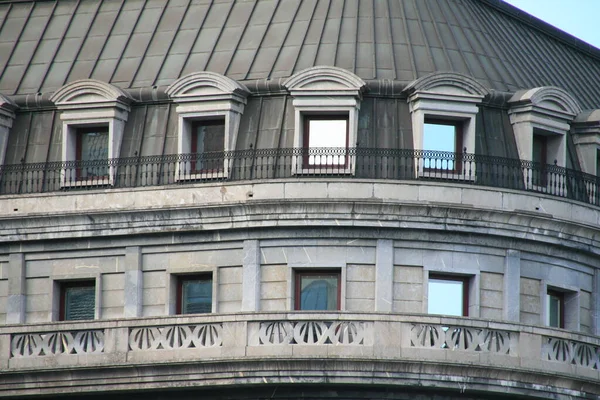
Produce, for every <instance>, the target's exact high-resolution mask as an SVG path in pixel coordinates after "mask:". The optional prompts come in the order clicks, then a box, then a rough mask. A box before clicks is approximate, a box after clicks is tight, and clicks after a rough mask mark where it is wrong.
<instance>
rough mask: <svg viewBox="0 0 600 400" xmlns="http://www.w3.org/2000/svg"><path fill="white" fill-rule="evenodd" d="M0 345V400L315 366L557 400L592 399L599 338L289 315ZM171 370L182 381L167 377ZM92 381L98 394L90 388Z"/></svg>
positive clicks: (422, 318) (43, 335) (401, 382)
mask: <svg viewBox="0 0 600 400" xmlns="http://www.w3.org/2000/svg"><path fill="white" fill-rule="evenodd" d="M0 344H3V346H2V350H1V353H0V376H1V377H2V379H1V380H0V382H1V383H0V396H14V395H30V394H33V393H35V394H38V395H40V394H47V395H50V394H56V393H60V392H61V391H64V390H65V388H71V389H74V388H77V391H78V392H80V393H88V392H96V391H98V390H111V391H115V390H117V391H124V392H126V391H128V390H139V389H149V388H169V387H172V385H173V384H175V383H178V384H180V385H190V384H191V385H194V384H198V380H200V381H202V382H203V385H215V386H219V387H222V386H224V385H225V386H227V385H240V384H257V383H264V382H263V381H262V380H263V379H268V381H269V383H277V382H285V381H286V379H292V380H293V379H296V380H298V379H300V380H302V379H305V378H308V377H313V376H314V371H312V370H310V369H309V368H308V366H307V365H305V364H306V363H307V362H308V361H307V360H310V359H311V358H315V357H316V358H318V362H319V363H322V364H327V365H329V364H331V366H330V368H331V369H328V377H327V382H328V383H353V384H362V383H366V380H372V379H375V378H376V380H377V382H378V383H381V384H389V385H396V386H417V385H418V386H423V387H429V386H430V387H437V388H450V386H451V385H455V384H457V383H458V384H461V385H465V388H467V387H469V388H471V389H472V388H476V387H482V386H486V387H487V389H486V390H489V391H491V392H501V391H504V392H506V393H514V394H525V395H528V396H531V397H534V398H535V397H538V398H546V397H547V396H548V395H550V394H551V395H552V397H553V398H557V399H563V398H564V399H566V398H570V399H576V398H590V397H586V396H589V395H591V394H592V393H598V392H599V391H600V383H599V382H600V358H599V357H600V339H599V338H597V337H593V336H587V335H581V334H571V333H568V332H565V331H562V330H555V329H549V328H541V327H534V326H528V325H523V324H517V323H502V322H489V321H485V320H478V319H473V318H469V319H465V318H453V317H440V316H431V315H399V314H394V315H392V314H379V313H369V314H357V313H300V312H297V313H247V314H244V313H240V314H230V315H225V314H222V315H196V316H185V317H184V316H180V317H163V318H136V319H127V320H108V321H93V322H78V323H51V324H36V325H25V326H23V325H12V326H5V327H2V328H0ZM316 361H317V360H315V362H316ZM398 363H400V364H398ZM259 364H260V365H259ZM384 365H385V367H384ZM399 365H403V366H404V367H402V368H405V367H407V366H411V368H412V369H414V368H417V366H420V367H418V368H419V371H420V374H419V375H418V376H413V375H411V374H404V375H402V374H397V373H396V372H398V371H397V370H398V368H399V367H398V366H399ZM274 366H277V367H276V369H275V370H274V369H273V367H274ZM181 368H184V369H186V371H188V373H186V374H177V373H175V372H176V371H177V370H180V369H181ZM209 371H210V372H209ZM252 371H254V372H256V371H261V373H259V374H255V373H253V372H252ZM377 371H387V372H386V374H384V375H385V376H384V375H381V374H378V373H377ZM442 371H444V372H443V373H442ZM388 372H389V373H388ZM198 374H199V375H198ZM24 376H26V379H24V378H23V377H24ZM160 376H169V377H170V378H169V381H162V380H161V379H160ZM449 376H450V377H451V378H452V379H449ZM549 376H552V377H554V378H553V379H552V381H551V382H550V381H549V380H548V377H549ZM199 377H201V378H200V379H199ZM442 377H443V379H442ZM311 379H312V378H311ZM98 381H103V382H105V383H107V384H106V385H97V384H96V383H92V382H98ZM194 382H196V383H194ZM108 383H110V384H108ZM574 388H576V389H574ZM453 389H455V388H453Z"/></svg>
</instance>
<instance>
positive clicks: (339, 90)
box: [283, 66, 366, 175]
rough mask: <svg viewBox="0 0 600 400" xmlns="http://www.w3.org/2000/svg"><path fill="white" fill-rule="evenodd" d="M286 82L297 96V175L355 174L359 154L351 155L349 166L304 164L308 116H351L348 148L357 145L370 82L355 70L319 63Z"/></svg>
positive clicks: (293, 94) (294, 164)
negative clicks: (363, 97)
mask: <svg viewBox="0 0 600 400" xmlns="http://www.w3.org/2000/svg"><path fill="white" fill-rule="evenodd" d="M283 85H284V86H285V87H286V89H288V91H289V92H290V94H291V96H292V97H293V102H292V104H293V106H294V117H295V123H294V142H293V143H294V149H296V150H297V151H298V153H297V155H296V156H295V157H293V159H292V173H293V174H332V173H333V174H348V175H354V173H355V169H356V156H355V155H351V154H347V155H346V157H347V159H346V161H347V166H345V167H336V166H335V165H331V166H330V167H329V166H324V167H322V168H319V167H316V168H312V167H310V168H308V167H307V166H305V165H303V159H304V157H303V154H302V151H303V150H304V140H303V139H304V117H305V116H309V115H327V114H331V115H347V116H348V148H353V147H355V146H356V142H357V137H358V112H359V110H360V102H361V100H362V91H363V90H364V89H365V87H366V83H365V82H364V81H363V80H362V79H360V78H359V77H358V76H356V75H354V74H353V73H351V72H349V71H346V70H344V69H342V68H337V67H327V66H317V67H312V68H308V69H305V70H303V71H300V72H298V73H297V74H294V75H292V76H291V77H290V78H288V79H287V80H286V81H285V82H284V83H283Z"/></svg>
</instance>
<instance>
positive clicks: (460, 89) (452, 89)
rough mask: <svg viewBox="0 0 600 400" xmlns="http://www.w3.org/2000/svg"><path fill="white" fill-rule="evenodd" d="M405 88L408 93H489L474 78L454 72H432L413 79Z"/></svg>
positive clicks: (474, 94)
mask: <svg viewBox="0 0 600 400" xmlns="http://www.w3.org/2000/svg"><path fill="white" fill-rule="evenodd" d="M405 90H406V91H407V92H408V93H412V92H417V91H418V92H431V93H441V94H452V95H470V96H481V97H485V96H487V95H488V93H489V91H488V89H486V87H485V86H483V85H482V84H481V83H479V82H477V81H476V80H475V79H473V78H471V77H469V76H467V75H463V74H459V73H456V72H434V73H432V74H429V75H425V76H424V77H421V78H419V79H417V80H415V81H413V82H412V83H411V84H409V85H408V86H407V87H406V89H405Z"/></svg>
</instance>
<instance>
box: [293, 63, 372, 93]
mask: <svg viewBox="0 0 600 400" xmlns="http://www.w3.org/2000/svg"><path fill="white" fill-rule="evenodd" d="M283 85H284V86H285V87H286V88H287V89H288V90H289V91H290V93H291V94H292V96H294V97H296V96H307V95H308V96H319V95H342V96H344V95H345V96H355V97H360V96H361V93H362V91H363V90H364V89H365V88H366V83H365V82H364V81H363V80H362V79H360V78H359V77H358V76H356V75H354V74H353V73H351V72H349V71H346V70H345V69H342V68H337V67H329V66H318V67H312V68H307V69H305V70H302V71H300V72H298V73H297V74H294V75H292V76H291V77H290V78H288V79H287V80H286V81H285V82H284V83H283Z"/></svg>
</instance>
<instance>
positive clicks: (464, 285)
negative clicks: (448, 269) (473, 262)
mask: <svg viewBox="0 0 600 400" xmlns="http://www.w3.org/2000/svg"><path fill="white" fill-rule="evenodd" d="M427 312H428V313H429V314H442V315H456V316H467V315H468V314H469V280H468V278H465V277H454V276H440V275H431V276H429V286H428V301H427Z"/></svg>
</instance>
